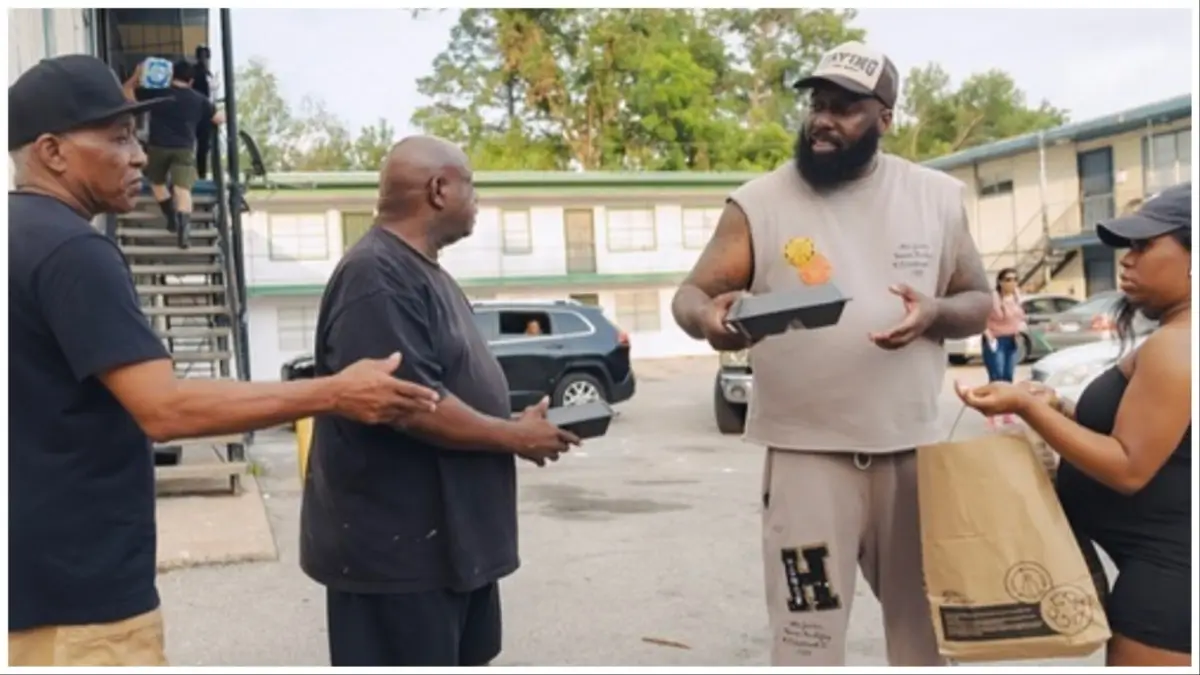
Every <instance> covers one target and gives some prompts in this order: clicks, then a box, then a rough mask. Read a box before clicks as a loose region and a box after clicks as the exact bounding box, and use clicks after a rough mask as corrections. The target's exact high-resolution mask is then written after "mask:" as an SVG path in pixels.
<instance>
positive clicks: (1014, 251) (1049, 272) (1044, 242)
mask: <svg viewBox="0 0 1200 675" xmlns="http://www.w3.org/2000/svg"><path fill="white" fill-rule="evenodd" d="M1078 210H1079V203H1078V202H1074V203H1072V204H1070V205H1068V206H1067V207H1066V208H1065V209H1064V210H1063V211H1062V212H1061V213H1059V215H1058V216H1057V217H1056V218H1055V219H1054V220H1053V221H1051V223H1050V225H1049V226H1048V227H1043V224H1042V217H1043V213H1042V211H1038V212H1037V213H1036V214H1034V216H1033V218H1031V219H1030V220H1029V222H1027V223H1025V225H1024V226H1022V227H1021V229H1020V230H1019V231H1018V233H1017V235H1016V236H1015V237H1013V239H1012V241H1011V242H1009V244H1008V246H1006V247H1004V249H1003V250H1001V251H1000V252H998V253H994V254H992V256H990V257H991V262H990V263H989V264H988V265H987V272H988V274H989V275H990V276H992V277H994V276H995V275H996V274H998V273H999V272H1000V270H1002V269H1004V268H1006V267H1012V268H1014V269H1016V270H1017V279H1018V280H1019V281H1018V283H1019V284H1020V285H1021V287H1022V288H1025V289H1028V290H1029V291H1032V292H1037V291H1039V290H1041V289H1042V288H1044V287H1045V285H1046V283H1047V282H1048V281H1049V280H1050V279H1051V278H1053V277H1054V275H1055V274H1057V273H1058V272H1059V271H1060V270H1061V269H1062V268H1063V267H1064V266H1065V265H1066V264H1067V263H1068V262H1070V261H1071V259H1072V258H1074V257H1075V254H1076V253H1077V252H1076V251H1056V250H1054V248H1053V247H1052V246H1051V245H1050V240H1051V238H1052V237H1054V236H1058V235H1059V234H1063V233H1064V230H1065V229H1066V228H1068V227H1070V225H1071V223H1068V222H1066V221H1067V220H1069V219H1070V217H1071V216H1074V215H1076V214H1077V212H1078ZM1044 230H1048V231H1049V232H1048V233H1047V232H1046V231H1044ZM1034 231H1037V235H1036V239H1035V240H1034V241H1033V242H1027V240H1028V239H1030V238H1031V236H1033V235H1032V232H1034Z"/></svg>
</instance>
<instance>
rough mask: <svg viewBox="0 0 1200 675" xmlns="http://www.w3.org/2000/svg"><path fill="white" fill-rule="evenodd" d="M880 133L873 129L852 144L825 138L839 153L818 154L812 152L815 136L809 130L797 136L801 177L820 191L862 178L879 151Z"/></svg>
mask: <svg viewBox="0 0 1200 675" xmlns="http://www.w3.org/2000/svg"><path fill="white" fill-rule="evenodd" d="M880 137H881V134H880V133H879V129H878V128H877V127H874V126H872V127H870V128H868V129H867V130H866V131H865V132H863V135H862V137H860V138H859V139H858V140H857V141H854V142H853V143H847V142H846V141H844V140H841V139H837V140H834V139H831V138H822V139H821V140H824V141H827V142H830V143H833V144H834V145H836V146H837V150H835V151H833V152H826V153H817V152H813V149H812V136H810V135H809V131H808V127H807V126H806V127H804V128H802V129H801V130H800V133H799V134H797V136H796V146H795V148H794V149H793V158H794V159H795V161H796V170H797V171H799V172H800V177H801V178H803V179H804V180H806V181H808V184H809V185H811V186H813V187H814V188H817V189H823V188H834V187H837V186H839V185H842V184H843V183H846V182H849V181H852V180H854V179H855V178H858V177H859V176H861V175H862V171H863V169H864V168H866V166H867V165H868V164H870V163H871V160H872V159H874V157H875V154H876V153H877V152H878V151H879V140H880Z"/></svg>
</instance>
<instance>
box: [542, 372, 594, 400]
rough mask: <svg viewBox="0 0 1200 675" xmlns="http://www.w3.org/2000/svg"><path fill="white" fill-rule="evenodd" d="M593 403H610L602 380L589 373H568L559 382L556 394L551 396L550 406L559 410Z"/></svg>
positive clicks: (555, 390)
mask: <svg viewBox="0 0 1200 675" xmlns="http://www.w3.org/2000/svg"><path fill="white" fill-rule="evenodd" d="M592 401H604V402H608V393H607V392H606V391H605V389H604V385H603V384H602V383H601V382H600V380H598V379H596V378H595V377H593V376H591V375H588V374H587V373H567V374H566V375H563V377H562V379H561V380H559V381H558V386H557V387H555V388H554V393H553V394H552V395H551V396H550V404H551V405H553V406H554V407H556V408H558V407H561V406H568V405H579V404H581V403H591V402H592Z"/></svg>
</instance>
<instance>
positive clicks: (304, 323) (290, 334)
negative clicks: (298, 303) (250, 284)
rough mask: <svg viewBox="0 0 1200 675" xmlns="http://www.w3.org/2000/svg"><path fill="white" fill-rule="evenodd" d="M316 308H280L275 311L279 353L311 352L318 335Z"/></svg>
mask: <svg viewBox="0 0 1200 675" xmlns="http://www.w3.org/2000/svg"><path fill="white" fill-rule="evenodd" d="M317 311H318V310H317V308H316V307H280V308H279V309H277V310H275V320H276V326H275V330H276V332H277V333H278V334H279V351H281V352H311V351H312V349H313V337H314V336H315V335H316V333H317Z"/></svg>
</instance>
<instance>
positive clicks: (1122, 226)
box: [1096, 181, 1192, 248]
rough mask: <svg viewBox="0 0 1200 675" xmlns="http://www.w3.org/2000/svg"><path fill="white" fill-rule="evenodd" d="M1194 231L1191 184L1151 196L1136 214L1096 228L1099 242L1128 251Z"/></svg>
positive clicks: (1182, 184) (1184, 184) (1183, 184)
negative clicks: (1136, 243)
mask: <svg viewBox="0 0 1200 675" xmlns="http://www.w3.org/2000/svg"><path fill="white" fill-rule="evenodd" d="M1191 228H1192V183H1191V181H1188V182H1186V183H1180V184H1179V185H1173V186H1171V187H1169V188H1167V189H1165V190H1163V191H1162V192H1159V193H1158V194H1156V195H1154V196H1152V197H1151V198H1150V199H1147V200H1146V201H1145V202H1142V205H1141V206H1140V207H1139V208H1138V210H1137V211H1136V212H1135V213H1131V214H1129V215H1127V216H1122V217H1120V218H1116V219H1114V220H1110V221H1108V222H1106V223H1099V224H1097V225H1096V235H1097V236H1099V237H1100V241H1102V242H1104V243H1105V244H1106V245H1108V246H1111V247H1113V248H1129V245H1130V242H1134V241H1145V240H1147V239H1154V238H1155V237H1161V236H1162V235H1164V234H1170V233H1171V232H1174V231H1176V230H1190V229H1191Z"/></svg>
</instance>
